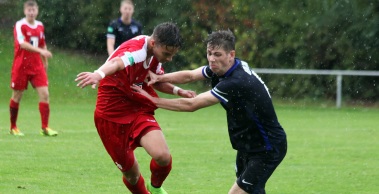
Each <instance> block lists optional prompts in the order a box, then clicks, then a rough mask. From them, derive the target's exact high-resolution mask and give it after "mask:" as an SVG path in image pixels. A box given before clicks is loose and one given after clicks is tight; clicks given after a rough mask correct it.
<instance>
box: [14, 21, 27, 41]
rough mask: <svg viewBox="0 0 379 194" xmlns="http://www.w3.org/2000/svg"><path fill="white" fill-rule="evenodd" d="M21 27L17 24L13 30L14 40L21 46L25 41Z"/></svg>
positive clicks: (19, 23)
mask: <svg viewBox="0 0 379 194" xmlns="http://www.w3.org/2000/svg"><path fill="white" fill-rule="evenodd" d="M21 26H22V23H21V22H17V23H16V25H15V27H14V28H15V29H14V36H15V39H16V40H17V43H18V44H22V43H24V41H25V35H24V32H23V31H22V28H21Z"/></svg>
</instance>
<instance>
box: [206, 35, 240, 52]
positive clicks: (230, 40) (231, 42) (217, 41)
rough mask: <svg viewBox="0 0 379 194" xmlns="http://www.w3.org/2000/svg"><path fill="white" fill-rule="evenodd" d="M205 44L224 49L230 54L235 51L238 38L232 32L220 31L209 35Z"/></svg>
mask: <svg viewBox="0 0 379 194" xmlns="http://www.w3.org/2000/svg"><path fill="white" fill-rule="evenodd" d="M205 44H207V46H208V45H209V46H210V47H213V48H222V49H224V50H225V51H226V52H229V51H232V50H235V44H236V38H235V37H234V35H233V32H231V31H230V30H220V31H215V32H212V33H211V34H209V35H208V38H207V39H206V40H205Z"/></svg>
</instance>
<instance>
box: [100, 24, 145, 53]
mask: <svg viewBox="0 0 379 194" xmlns="http://www.w3.org/2000/svg"><path fill="white" fill-rule="evenodd" d="M141 34H142V26H141V24H140V23H138V22H137V21H135V20H132V22H131V23H130V24H129V25H125V24H124V23H123V22H122V21H121V19H120V18H118V19H117V20H113V21H112V22H111V23H109V26H108V29H107V38H114V39H115V44H114V49H116V48H117V47H118V46H120V45H121V44H122V43H123V42H125V41H127V40H129V39H132V38H134V37H136V36H138V35H141Z"/></svg>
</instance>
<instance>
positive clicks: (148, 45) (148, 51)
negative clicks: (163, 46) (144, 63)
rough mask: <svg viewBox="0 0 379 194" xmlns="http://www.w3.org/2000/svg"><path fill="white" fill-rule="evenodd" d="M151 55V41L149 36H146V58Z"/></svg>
mask: <svg viewBox="0 0 379 194" xmlns="http://www.w3.org/2000/svg"><path fill="white" fill-rule="evenodd" d="M151 56H153V45H152V43H151V37H149V38H147V56H146V59H148V58H150V57H151Z"/></svg>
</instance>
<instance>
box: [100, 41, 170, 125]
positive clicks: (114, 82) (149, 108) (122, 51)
mask: <svg viewBox="0 0 379 194" xmlns="http://www.w3.org/2000/svg"><path fill="white" fill-rule="evenodd" d="M148 38H149V37H148V36H144V35H141V36H137V37H135V38H133V39H130V40H128V41H126V42H124V43H123V44H121V45H120V46H119V47H118V48H117V49H116V50H115V51H114V52H113V53H112V55H111V56H110V57H109V58H108V59H107V61H109V60H111V59H112V58H115V57H120V58H121V59H122V61H123V62H124V65H125V69H123V70H120V71H117V72H116V73H114V74H112V75H108V76H106V77H105V78H104V79H102V80H101V81H100V84H99V88H98V95H97V102H96V115H97V116H99V117H101V118H104V119H106V120H109V121H112V122H115V123H122V124H127V123H130V122H131V121H132V120H134V119H135V118H136V117H137V116H138V115H139V114H141V113H148V114H154V110H155V109H156V108H157V107H156V106H155V105H154V104H153V103H152V102H150V101H149V100H147V99H146V98H145V97H143V96H142V95H140V94H138V93H133V92H132V90H131V88H130V86H131V85H133V84H135V85H139V86H141V87H143V89H144V90H145V91H147V92H148V93H149V94H150V95H152V96H155V97H156V96H157V94H156V93H155V91H154V89H153V88H152V87H150V86H147V83H146V82H145V80H146V76H147V75H148V72H149V70H150V71H152V72H154V73H156V74H164V70H163V68H162V64H161V63H160V62H159V61H158V60H157V59H156V58H155V57H154V56H153V57H151V59H150V60H149V61H146V60H147V59H146V57H147V39H148Z"/></svg>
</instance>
